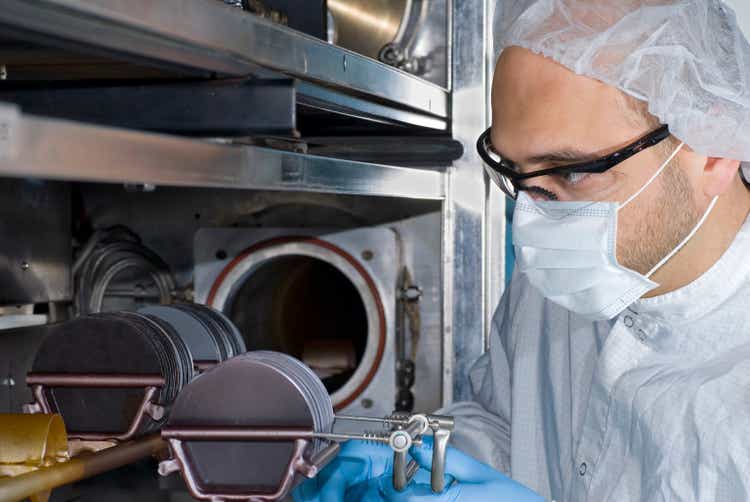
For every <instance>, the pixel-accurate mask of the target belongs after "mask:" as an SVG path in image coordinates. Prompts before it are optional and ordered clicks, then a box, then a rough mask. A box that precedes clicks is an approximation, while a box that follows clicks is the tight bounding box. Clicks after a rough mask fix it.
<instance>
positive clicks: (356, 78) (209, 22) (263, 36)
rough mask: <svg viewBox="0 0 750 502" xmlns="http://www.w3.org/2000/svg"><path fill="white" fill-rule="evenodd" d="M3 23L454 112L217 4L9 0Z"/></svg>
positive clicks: (442, 101) (439, 94) (380, 71)
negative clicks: (279, 74)
mask: <svg viewBox="0 0 750 502" xmlns="http://www.w3.org/2000/svg"><path fill="white" fill-rule="evenodd" d="M0 26H3V29H4V31H6V32H8V33H11V34H13V35H15V36H29V35H32V36H34V37H40V39H41V40H45V41H49V40H52V41H56V42H58V43H59V42H66V43H68V44H72V45H73V47H79V48H80V47H84V48H86V47H87V48H95V49H98V50H100V52H101V50H104V51H111V52H113V53H116V54H120V55H122V56H124V57H127V58H129V59H134V60H137V61H141V62H149V63H151V64H156V65H161V66H167V67H176V68H184V69H194V70H202V71H203V72H204V73H205V72H209V73H210V72H215V73H217V74H222V75H234V76H245V75H248V74H251V73H253V72H254V71H255V70H257V69H258V68H259V67H263V68H268V69H272V70H275V71H280V72H283V73H286V74H288V75H292V76H294V77H298V78H301V79H304V80H310V81H318V82H322V83H324V84H326V85H328V86H332V87H337V88H340V89H345V90H347V91H350V92H356V93H362V94H365V95H367V96H370V97H376V98H379V99H381V100H384V101H385V102H390V103H392V104H397V105H399V106H401V107H404V108H411V109H413V110H416V111H419V112H422V113H426V114H430V115H434V116H437V117H443V118H444V117H447V114H448V92H447V91H446V89H443V88H441V87H439V86H436V85H434V84H431V83H429V82H426V81H424V80H421V79H419V78H417V77H414V76H413V75H410V74H408V73H406V72H403V71H400V70H397V69H395V68H392V67H389V66H387V65H384V64H382V63H379V62H377V61H375V60H373V59H370V58H367V57H364V56H360V55H358V54H355V53H353V52H351V51H347V50H345V49H341V48H339V47H336V46H333V45H331V44H328V43H326V42H323V41H321V40H318V39H316V38H314V37H311V36H308V35H305V34H303V33H300V32H296V31H293V30H290V29H288V28H285V27H283V26H280V25H276V24H274V23H272V22H270V21H267V20H265V19H262V18H259V17H257V16H254V15H249V14H247V13H243V12H241V11H239V10H237V9H234V8H231V7H229V6H226V5H222V4H221V3H219V2H216V1H195V0H37V1H34V2H29V1H28V0H4V1H3V7H2V9H0ZM217 28H218V29H217Z"/></svg>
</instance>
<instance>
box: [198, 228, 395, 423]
mask: <svg viewBox="0 0 750 502" xmlns="http://www.w3.org/2000/svg"><path fill="white" fill-rule="evenodd" d="M208 304H209V305H211V306H213V307H215V308H218V309H220V310H221V311H223V312H224V313H225V314H226V315H227V316H229V317H230V318H231V319H232V321H233V322H234V323H235V324H236V325H237V327H238V328H239V330H240V332H241V333H242V334H243V337H244V338H245V344H246V345H247V349H248V350H275V351H279V352H284V353H287V354H290V355H292V356H294V357H296V358H298V359H300V360H301V361H303V362H304V363H305V364H307V365H308V366H310V367H311V368H312V370H313V371H314V372H315V373H316V374H317V375H318V376H319V377H320V378H321V380H322V381H323V384H324V385H325V386H326V389H327V390H328V392H329V393H330V394H331V399H332V401H333V405H334V407H335V408H337V409H341V408H343V407H345V406H347V405H348V404H350V403H351V402H352V401H354V400H355V399H357V397H358V396H359V395H360V394H361V393H362V392H363V391H364V390H365V389H366V388H367V386H368V385H369V384H370V382H371V381H372V378H373V377H374V375H375V373H376V371H377V369H378V366H379V364H380V361H381V359H382V355H383V350H384V348H385V336H386V335H385V333H386V330H385V317H384V311H383V304H382V301H381V298H380V294H379V293H378V290H377V287H376V286H375V283H374V281H373V280H372V278H371V277H370V275H369V274H368V273H367V271H366V269H365V268H364V267H363V266H362V264H361V263H360V262H359V261H358V260H356V259H355V258H354V257H353V256H351V255H350V254H348V253H346V252H345V251H344V250H342V249H340V248H338V247H337V246H334V245H333V244H331V243H328V242H326V241H323V240H320V239H314V238H277V239H272V240H270V241H266V242H262V243H260V244H257V245H255V246H252V247H250V248H248V249H247V250H245V251H244V252H242V253H240V254H239V255H238V256H237V257H236V258H235V259H234V260H232V262H230V263H229V264H228V265H227V266H226V267H225V268H224V270H223V271H222V272H221V274H220V275H219V276H218V277H217V279H216V281H215V282H214V284H213V287H212V288H211V292H210V293H209V297H208Z"/></svg>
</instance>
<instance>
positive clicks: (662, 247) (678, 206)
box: [619, 161, 700, 274]
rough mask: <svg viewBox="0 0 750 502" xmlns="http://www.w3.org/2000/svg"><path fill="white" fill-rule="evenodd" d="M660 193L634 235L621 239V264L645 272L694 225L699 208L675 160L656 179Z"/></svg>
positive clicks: (669, 250) (671, 249)
mask: <svg viewBox="0 0 750 502" xmlns="http://www.w3.org/2000/svg"><path fill="white" fill-rule="evenodd" d="M655 183H658V189H659V190H660V192H661V193H660V195H659V196H658V197H657V198H656V202H655V203H653V204H652V206H651V207H649V208H648V209H647V210H646V212H645V214H643V216H642V217H641V220H640V221H639V222H638V223H637V226H636V227H634V228H637V230H636V234H635V235H631V236H630V238H626V239H623V241H622V242H621V243H619V246H620V249H619V251H620V256H621V264H622V265H623V266H625V267H627V268H629V269H631V270H635V271H636V272H638V273H640V274H646V273H648V272H649V271H650V270H651V269H653V267H655V266H656V265H657V264H658V263H659V262H660V261H661V260H662V259H664V257H665V256H667V255H668V254H669V253H671V252H672V251H673V250H674V249H675V248H676V247H677V246H678V245H679V244H680V243H681V242H682V241H683V239H685V237H687V235H688V234H689V233H690V231H692V229H693V228H694V227H695V225H696V223H697V222H698V219H699V218H700V216H699V214H698V208H697V207H696V203H695V197H694V195H693V191H692V189H691V186H690V182H689V181H688V179H687V177H686V176H685V174H684V172H683V171H682V169H681V168H680V166H679V164H678V163H677V162H675V161H673V162H671V163H670V165H669V166H667V167H666V168H665V169H664V172H663V173H662V174H661V175H660V176H659V178H658V179H657V180H656V181H655Z"/></svg>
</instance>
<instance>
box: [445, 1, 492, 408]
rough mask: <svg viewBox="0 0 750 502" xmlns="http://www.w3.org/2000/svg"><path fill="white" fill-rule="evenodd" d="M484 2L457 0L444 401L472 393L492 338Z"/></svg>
mask: <svg viewBox="0 0 750 502" xmlns="http://www.w3.org/2000/svg"><path fill="white" fill-rule="evenodd" d="M486 12H487V6H486V4H485V2H484V1H481V2H479V1H476V0H453V8H452V23H453V26H452V33H453V35H452V40H453V45H452V48H451V51H452V78H453V85H452V88H453V95H452V106H451V108H452V110H453V137H454V139H456V140H458V141H460V142H461V143H463V144H464V151H465V154H464V157H463V158H462V159H460V160H458V161H456V162H455V163H454V165H453V166H452V167H451V168H450V169H449V171H448V181H447V187H446V201H445V204H444V221H443V226H444V229H443V238H444V244H443V247H444V249H443V252H444V257H443V261H444V264H443V266H444V274H443V280H444V292H445V300H444V313H443V323H444V325H443V330H444V334H443V340H444V341H443V344H444V345H443V347H444V352H443V354H444V355H443V357H444V361H443V369H444V371H443V401H444V403H446V404H447V403H449V402H451V401H454V400H463V399H467V398H469V397H470V387H469V381H468V373H469V369H470V368H471V365H472V364H473V363H474V361H476V359H477V358H478V357H479V356H480V355H481V354H482V353H483V352H484V348H485V344H486V341H485V340H486V323H485V307H486V276H485V274H486V273H487V270H488V269H487V266H486V259H485V230H486V229H485V211H486V197H487V193H486V180H485V176H484V172H483V169H482V165H481V160H480V159H479V157H478V155H477V154H476V153H475V152H476V151H475V148H474V143H475V141H476V138H477V137H478V135H479V134H480V133H481V131H482V130H483V128H484V127H485V124H486V123H487V112H486V108H485V106H483V105H484V104H485V103H486V99H487V87H486V73H485V67H486V64H485V57H486V54H487V47H486V37H487V26H486Z"/></svg>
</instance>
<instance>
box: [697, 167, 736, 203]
mask: <svg viewBox="0 0 750 502" xmlns="http://www.w3.org/2000/svg"><path fill="white" fill-rule="evenodd" d="M739 169H740V161H739V160H731V159H724V158H719V157H708V158H707V159H706V164H705V166H704V167H703V193H704V194H705V195H706V197H709V198H714V197H716V196H718V195H723V194H724V193H725V192H726V191H727V190H729V187H730V186H731V185H732V182H733V181H734V179H735V177H736V176H737V173H738V171H739Z"/></svg>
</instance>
